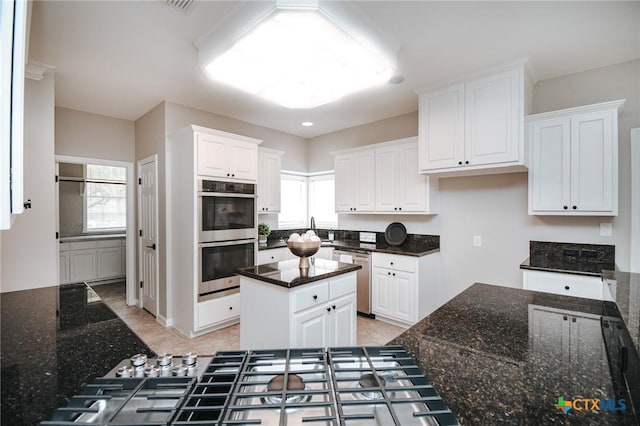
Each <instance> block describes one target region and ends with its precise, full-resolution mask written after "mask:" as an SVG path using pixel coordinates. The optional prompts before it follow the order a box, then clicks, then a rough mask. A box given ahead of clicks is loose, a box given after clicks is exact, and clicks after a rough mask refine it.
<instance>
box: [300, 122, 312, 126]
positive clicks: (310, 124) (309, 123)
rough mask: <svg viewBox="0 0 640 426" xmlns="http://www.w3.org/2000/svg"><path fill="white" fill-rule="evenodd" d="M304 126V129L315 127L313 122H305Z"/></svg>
mask: <svg viewBox="0 0 640 426" xmlns="http://www.w3.org/2000/svg"><path fill="white" fill-rule="evenodd" d="M302 125H303V126H304V127H311V126H313V121H303V122H302Z"/></svg>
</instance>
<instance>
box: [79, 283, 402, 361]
mask: <svg viewBox="0 0 640 426" xmlns="http://www.w3.org/2000/svg"><path fill="white" fill-rule="evenodd" d="M91 287H92V288H93V289H94V290H95V292H96V293H98V295H99V296H100V297H101V298H102V300H103V301H104V303H106V304H107V306H109V307H110V308H111V309H112V310H113V311H114V312H115V313H116V314H117V315H118V316H119V317H120V318H122V320H123V321H124V322H125V323H126V324H127V325H128V326H129V328H131V330H133V332H134V333H136V334H137V335H138V337H140V338H141V339H142V340H143V341H144V342H145V343H146V344H147V345H149V347H150V348H151V349H152V350H153V351H155V352H156V353H159V354H160V353H171V354H182V353H186V352H196V353H198V354H201V355H211V354H213V353H215V352H216V351H221V350H235V349H239V347H240V326H239V325H238V324H236V325H232V326H230V327H226V328H224V329H222V330H219V331H214V332H212V333H208V334H206V335H204V336H200V337H195V338H193V339H189V338H187V337H185V336H183V335H182V334H181V333H180V332H178V331H177V330H175V329H174V328H172V327H164V326H162V325H160V324H159V323H158V322H157V321H156V319H155V318H154V317H153V316H152V315H151V314H149V313H148V312H147V311H145V310H144V309H141V308H138V307H137V306H127V304H126V302H125V283H124V282H118V283H111V284H98V285H92V286H91ZM357 330H358V332H357V344H358V345H359V346H369V345H370V346H379V345H384V344H385V343H387V342H389V341H390V340H391V339H393V338H394V337H396V336H397V335H398V334H400V333H402V332H403V331H404V329H403V328H401V327H396V326H394V325H391V324H387V323H384V322H382V321H376V320H373V319H370V318H366V317H362V316H360V315H358V323H357Z"/></svg>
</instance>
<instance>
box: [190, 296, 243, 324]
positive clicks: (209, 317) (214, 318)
mask: <svg viewBox="0 0 640 426" xmlns="http://www.w3.org/2000/svg"><path fill="white" fill-rule="evenodd" d="M238 316H240V293H236V294H232V295H231V296H225V297H221V298H219V299H212V300H207V301H206V302H201V303H198V328H204V327H208V326H210V325H214V324H217V323H219V322H222V321H227V320H230V319H233V318H235V317H238Z"/></svg>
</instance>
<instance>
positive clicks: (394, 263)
mask: <svg viewBox="0 0 640 426" xmlns="http://www.w3.org/2000/svg"><path fill="white" fill-rule="evenodd" d="M371 266H372V267H371V292H372V293H371V294H372V296H371V306H372V307H371V311H372V313H374V314H375V315H376V318H377V319H380V320H383V321H387V322H391V323H397V324H399V325H403V326H406V325H413V324H415V323H416V322H418V321H419V320H420V319H422V318H424V317H425V316H427V315H429V314H430V313H431V312H433V311H434V310H436V309H437V307H438V298H437V296H438V295H437V292H438V290H437V289H438V254H437V253H433V254H430V255H426V256H422V257H414V256H401V255H395V254H387V253H377V252H374V253H372V255H371Z"/></svg>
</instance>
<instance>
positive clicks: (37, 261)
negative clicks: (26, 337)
mask: <svg viewBox="0 0 640 426" xmlns="http://www.w3.org/2000/svg"><path fill="white" fill-rule="evenodd" d="M54 87H55V86H54V76H53V75H52V74H45V78H44V79H42V80H39V81H35V80H29V79H27V80H26V81H25V101H24V110H25V117H24V124H25V126H24V127H25V130H24V198H25V200H26V199H31V202H32V206H33V207H32V208H31V209H27V210H25V211H24V213H22V214H20V215H17V216H16V217H15V220H14V222H13V225H12V226H11V229H9V230H6V231H3V232H2V242H1V244H2V258H1V260H0V263H2V267H1V268H0V269H1V274H2V279H1V282H2V288H1V289H0V290H1V291H2V292H8V291H15V290H26V289H29V288H40V287H48V286H52V285H57V284H58V251H57V246H56V244H57V241H56V239H55V232H56V229H57V225H56V223H55V217H56V215H55V182H54V179H53V177H54V176H55V164H54V150H53V147H54V139H53V135H54V93H55V89H54Z"/></svg>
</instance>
